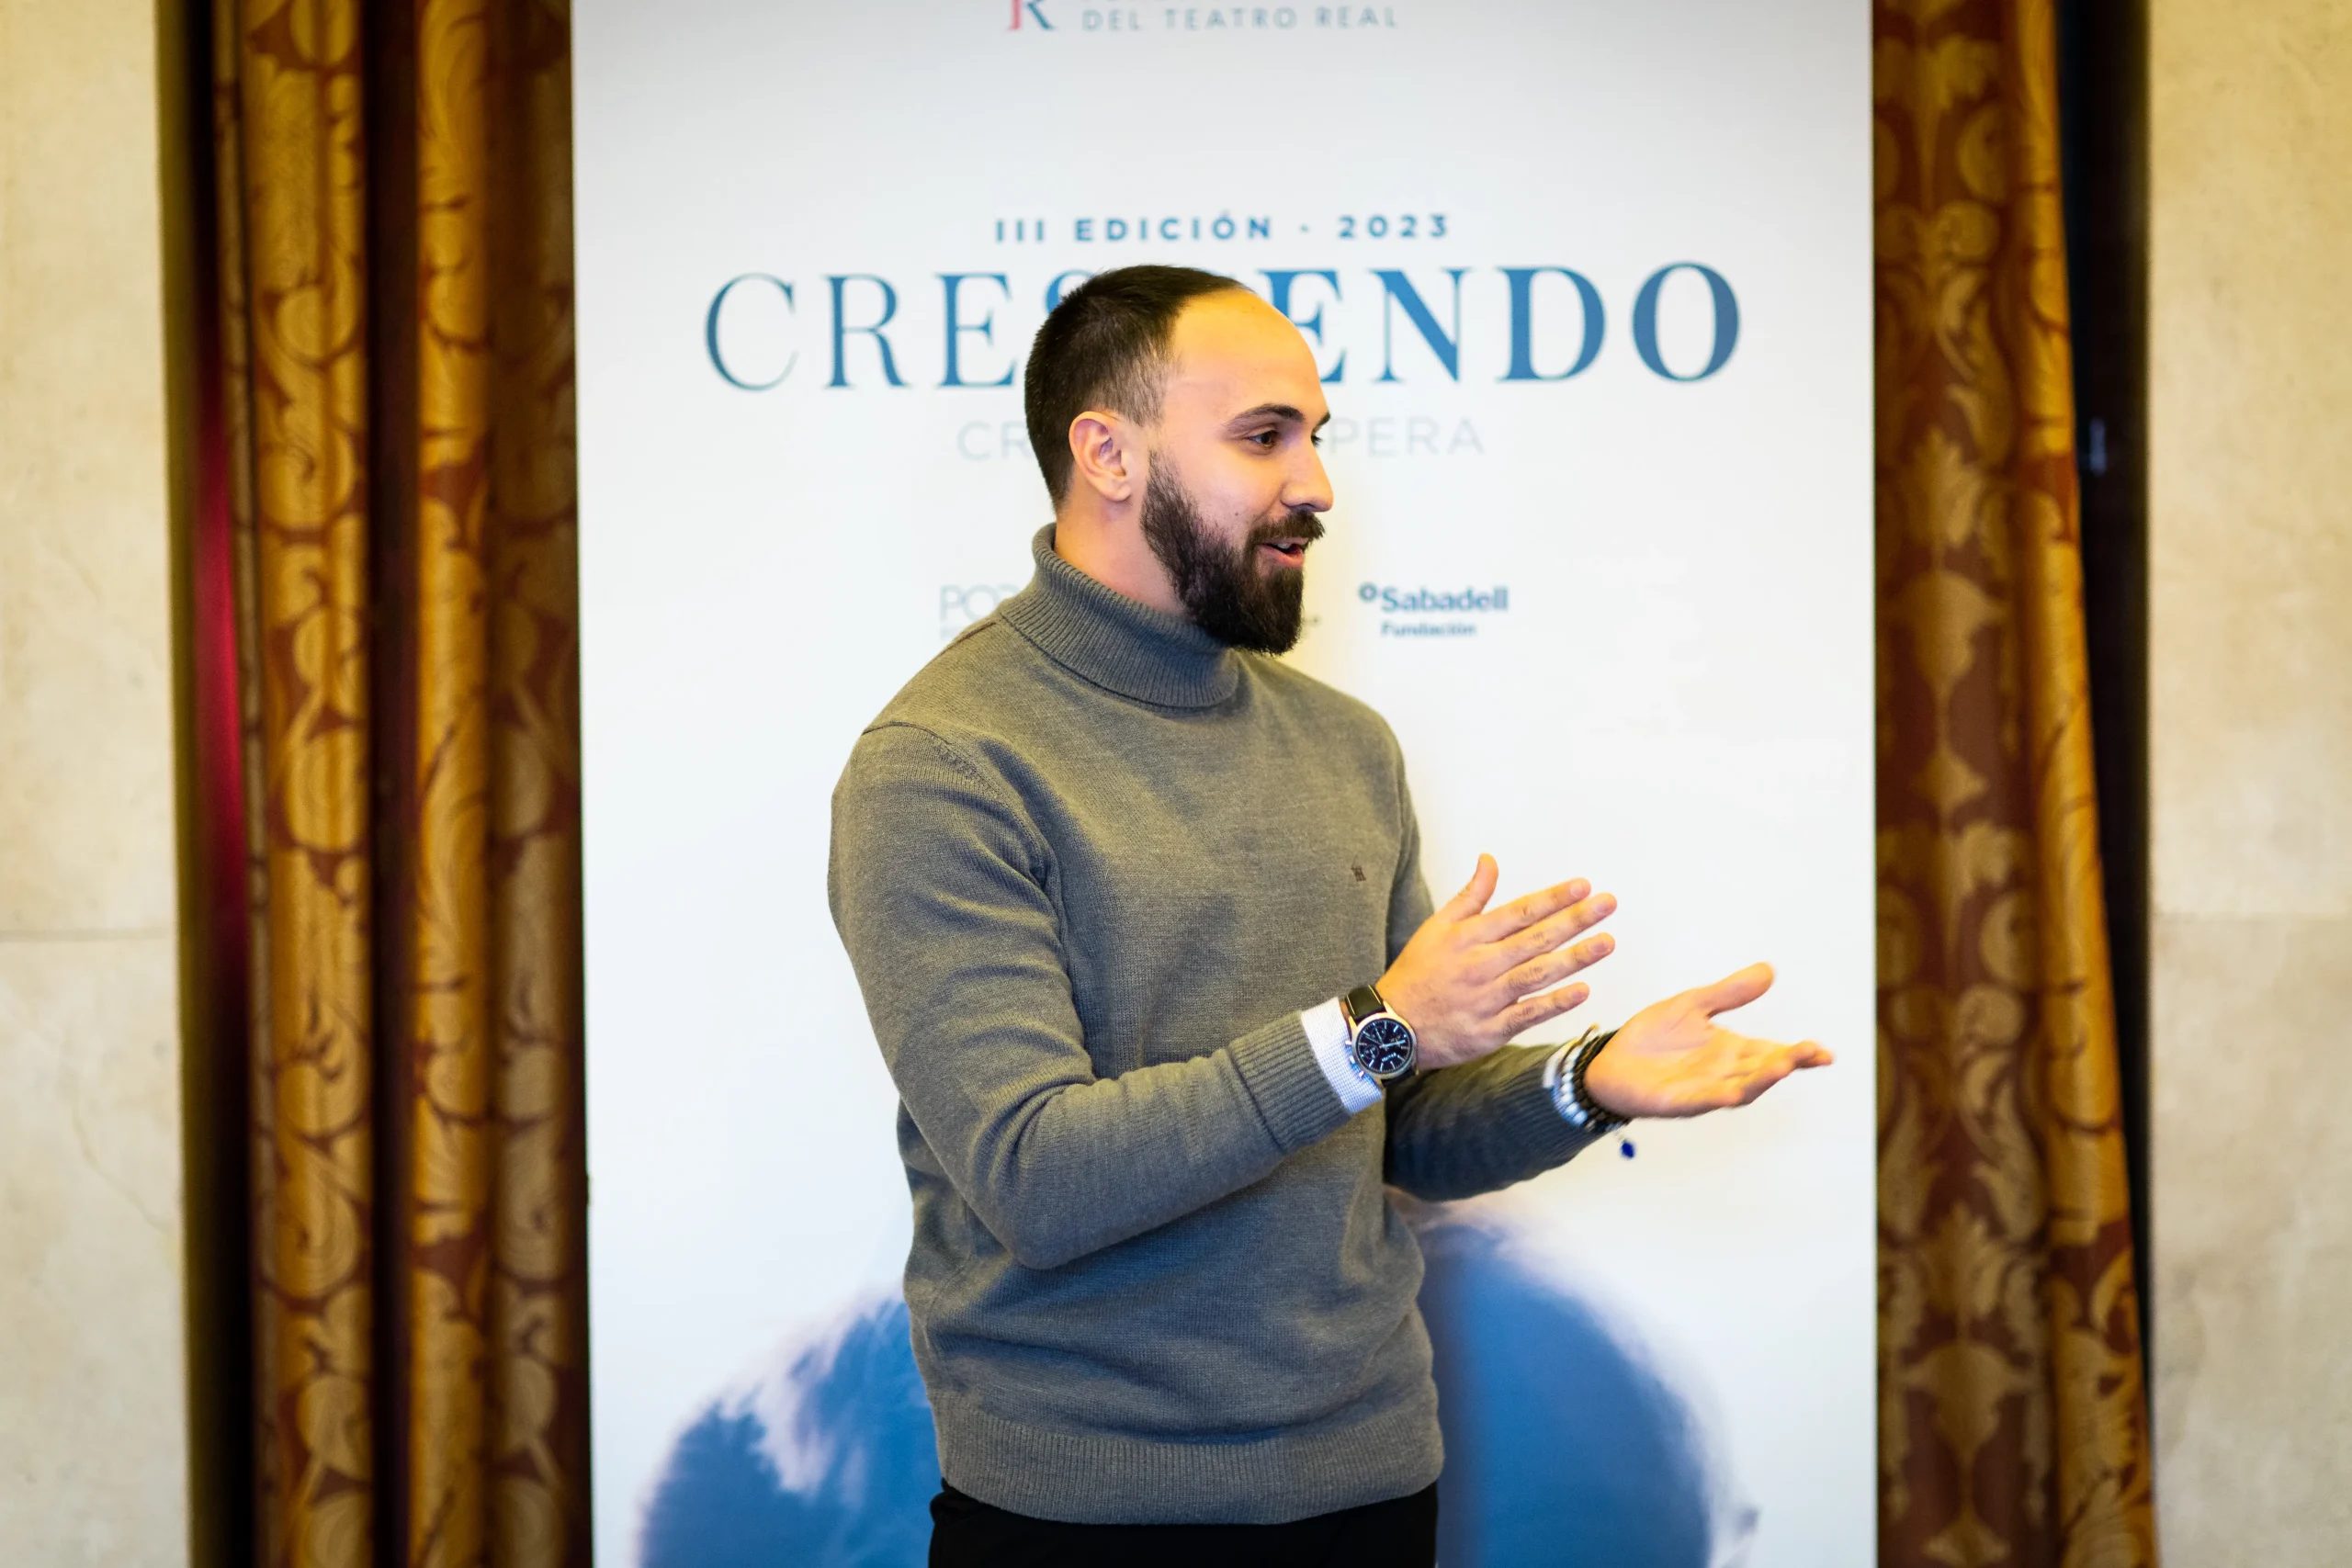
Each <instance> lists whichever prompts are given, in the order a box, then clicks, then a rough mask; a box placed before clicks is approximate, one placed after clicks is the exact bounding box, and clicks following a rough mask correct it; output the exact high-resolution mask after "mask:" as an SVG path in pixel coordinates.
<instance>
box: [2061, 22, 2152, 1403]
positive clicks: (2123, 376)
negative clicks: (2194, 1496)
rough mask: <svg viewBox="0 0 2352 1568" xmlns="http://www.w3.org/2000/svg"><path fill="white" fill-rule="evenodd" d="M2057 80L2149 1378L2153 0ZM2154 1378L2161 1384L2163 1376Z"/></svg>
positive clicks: (2096, 736) (2099, 753) (2112, 928)
mask: <svg viewBox="0 0 2352 1568" xmlns="http://www.w3.org/2000/svg"><path fill="white" fill-rule="evenodd" d="M2058 77H2059V83H2058V107H2059V147H2060V159H2061V177H2062V179H2063V180H2064V201H2065V212H2066V285H2067V297H2068V300H2067V302H2068V309H2069V310H2070V311H2071V313H2072V316H2073V320H2074V332H2075V421H2076V428H2075V451H2076V463H2077V466H2078V468H2079V471H2080V475H2081V479H2082V494H2083V525H2082V526H2083V613H2084V620H2085V629H2086V633H2087V636H2088V641H2089V651H2090V683H2091V734H2092V740H2093V745H2094V747H2095V750H2096V765H2097V770H2098V819H2099V858H2100V862H2101V864H2102V865H2103V866H2104V868H2105V874H2106V892H2107V925H2108V944H2109V949H2110V951H2111V953H2112V954H2113V964H2114V974H2115V1023H2116V1044H2117V1054H2118V1055H2119V1057H2120V1064H2119V1065H2120V1068H2121V1073H2122V1082H2123V1134H2124V1146H2125V1157H2126V1159H2127V1161H2128V1173H2129V1179H2130V1182H2131V1247H2132V1271H2133V1276H2134V1281H2135V1283H2136V1284H2137V1285H2138V1287H2139V1297H2140V1327H2141V1341H2140V1345H2141V1356H2142V1359H2143V1372H2144V1371H2146V1366H2145V1363H2146V1360H2147V1358H2148V1354H2149V1346H2150V1345H2151V1344H2152V1343H2153V1341H2154V1336H2153V1334H2152V1333H2151V1332H2150V1325H2151V1323H2152V1322H2153V1319H2154V1294H2153V1292H2152V1289H2151V1280H2150V1263H2151V1258H2152V1256H2153V1255H2152V1253H2151V1250H2150V1247H2149V1211H2148V1012H2149V992H2148V942H2149V902H2148V8H2147V0H2061V3H2060V5H2059V6H2058ZM2147 1386H2148V1387H2149V1388H2151V1389H2153V1388H2154V1382H2153V1380H2152V1379H2151V1380H2150V1381H2149V1382H2148V1384H2147ZM2150 1419H2151V1421H2152V1422H2153V1420H2154V1412H2153V1410H2151V1413H2150Z"/></svg>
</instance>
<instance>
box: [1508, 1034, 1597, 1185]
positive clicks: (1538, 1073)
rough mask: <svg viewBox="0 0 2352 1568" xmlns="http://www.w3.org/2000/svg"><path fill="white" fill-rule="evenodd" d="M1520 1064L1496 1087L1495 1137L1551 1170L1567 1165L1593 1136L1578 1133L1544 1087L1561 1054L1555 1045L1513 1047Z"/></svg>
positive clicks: (1549, 1090)
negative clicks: (1552, 1063)
mask: <svg viewBox="0 0 2352 1568" xmlns="http://www.w3.org/2000/svg"><path fill="white" fill-rule="evenodd" d="M1508 1049H1510V1054H1511V1055H1513V1056H1515V1057H1517V1058H1518V1059H1519V1060H1518V1063H1517V1065H1516V1066H1514V1067H1513V1069H1512V1070H1511V1072H1510V1077H1507V1078H1505V1079H1504V1080H1503V1081H1502V1082H1501V1083H1500V1084H1498V1085H1497V1086H1496V1089H1497V1092H1496V1095H1495V1119H1494V1122H1493V1127H1494V1131H1495V1135H1496V1136H1497V1137H1498V1138H1500V1139H1501V1140H1502V1142H1503V1145H1504V1146H1505V1147H1506V1148H1516V1149H1524V1150H1526V1151H1527V1153H1528V1154H1529V1156H1532V1158H1534V1159H1536V1160H1540V1161H1542V1162H1543V1163H1544V1166H1546V1167H1547V1168H1548V1167H1550V1166H1555V1165H1564V1164H1566V1162H1567V1161H1568V1160H1569V1159H1570V1158H1571V1157H1572V1156H1575V1155H1576V1153H1577V1151H1578V1150H1580V1149H1583V1148H1586V1147H1588V1146H1589V1145H1591V1144H1592V1142H1593V1137H1592V1134H1589V1133H1582V1132H1578V1131H1577V1128H1576V1126H1575V1124H1574V1123H1572V1122H1569V1120H1568V1119H1567V1118H1566V1117H1565V1116H1563V1115H1561V1114H1560V1105H1559V1101H1557V1100H1555V1099H1553V1098H1552V1091H1551V1089H1549V1088H1547V1087H1546V1086H1545V1085H1544V1066H1545V1065H1546V1064H1547V1063H1549V1062H1550V1061H1551V1059H1552V1057H1553V1055H1555V1053H1556V1052H1557V1051H1558V1049H1559V1047H1558V1046H1555V1045H1544V1046H1537V1047H1534V1048H1532V1049H1530V1048H1528V1047H1526V1046H1518V1047H1510V1048H1508Z"/></svg>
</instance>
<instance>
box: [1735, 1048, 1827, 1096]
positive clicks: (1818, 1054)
mask: <svg viewBox="0 0 2352 1568" xmlns="http://www.w3.org/2000/svg"><path fill="white" fill-rule="evenodd" d="M1746 1043H1747V1044H1749V1045H1751V1046H1755V1047H1757V1048H1758V1052H1759V1054H1760V1057H1761V1059H1760V1061H1759V1062H1758V1066H1755V1067H1754V1068H1752V1069H1751V1070H1750V1071H1749V1073H1748V1075H1747V1079H1746V1081H1744V1082H1742V1083H1740V1084H1739V1085H1738V1086H1737V1089H1736V1096H1735V1098H1732V1099H1729V1100H1725V1101H1724V1103H1725V1104H1726V1105H1753V1104H1755V1103H1756V1101H1757V1100H1759V1099H1761V1098H1762V1097H1763V1094H1764V1091H1765V1090H1766V1089H1770V1088H1771V1087H1772V1086H1773V1085H1774V1084H1776V1083H1779V1082H1780V1081H1781V1079H1782V1078H1785V1077H1789V1076H1790V1075H1792V1074H1793V1073H1799V1072H1803V1071H1804V1070H1805V1069H1806V1068H1808V1067H1826V1066H1828V1065H1829V1064H1830V1062H1831V1061H1832V1060H1833V1059H1834V1058H1833V1057H1831V1055H1830V1054H1829V1053H1828V1051H1827V1050H1826V1049H1825V1048H1824V1047H1823V1046H1822V1045H1821V1044H1819V1043H1817V1042H1815V1041H1811V1040H1804V1041H1800V1042H1799V1043H1796V1044H1794V1045H1776V1044H1774V1043H1771V1042H1770V1041H1769V1040H1751V1041H1747V1042H1746Z"/></svg>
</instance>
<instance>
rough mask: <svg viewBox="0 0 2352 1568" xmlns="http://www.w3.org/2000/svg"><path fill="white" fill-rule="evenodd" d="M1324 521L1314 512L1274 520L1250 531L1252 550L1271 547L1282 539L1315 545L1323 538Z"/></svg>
mask: <svg viewBox="0 0 2352 1568" xmlns="http://www.w3.org/2000/svg"><path fill="white" fill-rule="evenodd" d="M1323 533H1324V529H1323V519H1321V518H1320V517H1317V516H1316V515H1315V513H1312V512H1296V513H1291V514H1290V515H1288V516H1286V517H1277V518H1272V519H1271V520H1269V521H1267V522H1264V523H1261V524H1259V525H1257V526H1256V527H1255V528H1252V529H1250V545H1249V547H1250V549H1255V548H1256V547H1258V546H1260V545H1271V544H1273V543H1274V542H1276V541H1277V540H1281V539H1297V540H1300V541H1301V542H1303V543H1306V544H1309V545H1311V544H1313V543H1314V542H1315V541H1316V540H1317V539H1319V538H1321V537H1322V536H1323Z"/></svg>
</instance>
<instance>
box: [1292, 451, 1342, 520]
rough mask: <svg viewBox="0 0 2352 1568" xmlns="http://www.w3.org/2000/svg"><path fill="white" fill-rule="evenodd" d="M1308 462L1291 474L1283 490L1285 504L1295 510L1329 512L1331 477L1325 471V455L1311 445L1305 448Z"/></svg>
mask: <svg viewBox="0 0 2352 1568" xmlns="http://www.w3.org/2000/svg"><path fill="white" fill-rule="evenodd" d="M1304 451H1305V455H1306V462H1305V463H1303V464H1302V465H1301V466H1300V467H1299V468H1297V469H1296V470H1295V471H1294V472H1293V473H1292V475H1291V481H1290V483H1289V484H1288V485H1286V486H1284V487H1283V505H1285V506H1287V507H1289V508H1290V509H1291V510H1292V511H1293V512H1329V511H1330V510H1331V477H1330V476H1329V474H1327V473H1325V472H1324V471H1323V455H1322V453H1320V452H1318V451H1317V450H1316V449H1315V448H1314V447H1313V446H1307V447H1306V448H1304Z"/></svg>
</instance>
